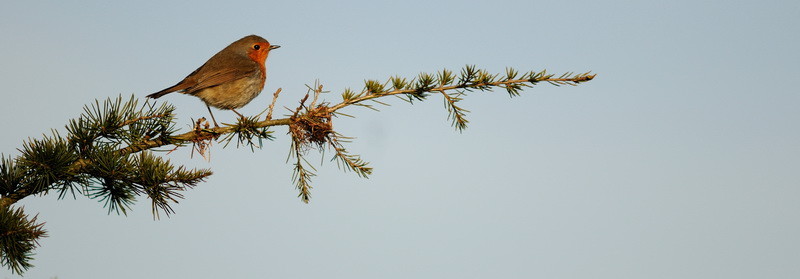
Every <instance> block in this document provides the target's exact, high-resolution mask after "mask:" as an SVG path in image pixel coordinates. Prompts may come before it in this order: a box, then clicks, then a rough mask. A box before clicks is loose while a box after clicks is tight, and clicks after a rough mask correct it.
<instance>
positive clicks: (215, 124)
mask: <svg viewBox="0 0 800 279" xmlns="http://www.w3.org/2000/svg"><path fill="white" fill-rule="evenodd" d="M206 108H208V114H211V121H214V127H216V128H219V124H217V120H216V119H214V113H212V112H211V107H210V106H208V105H206Z"/></svg>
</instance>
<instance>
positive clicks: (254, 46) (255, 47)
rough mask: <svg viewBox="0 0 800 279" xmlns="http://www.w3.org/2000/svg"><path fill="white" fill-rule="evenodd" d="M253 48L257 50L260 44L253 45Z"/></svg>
mask: <svg viewBox="0 0 800 279" xmlns="http://www.w3.org/2000/svg"><path fill="white" fill-rule="evenodd" d="M253 49H255V50H259V49H261V46H260V45H253Z"/></svg>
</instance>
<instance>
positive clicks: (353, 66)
mask: <svg viewBox="0 0 800 279" xmlns="http://www.w3.org/2000/svg"><path fill="white" fill-rule="evenodd" d="M249 34H257V35H260V36H263V37H265V38H267V39H268V40H269V41H270V42H271V43H272V44H277V45H281V46H282V47H281V48H280V49H277V50H275V51H274V52H273V53H272V54H271V55H270V57H269V60H268V61H267V67H268V73H269V74H268V78H267V85H266V87H265V89H264V92H265V93H264V94H262V95H261V96H259V97H258V98H256V99H255V100H253V102H252V103H250V104H249V105H248V106H246V107H244V108H243V109H241V110H239V111H240V112H242V113H244V114H249V115H252V114H256V113H258V112H260V111H262V110H263V109H265V108H266V107H267V105H268V104H269V102H270V101H271V98H270V95H271V94H270V93H271V92H274V91H275V90H276V89H277V88H282V90H283V91H282V93H281V97H280V98H279V99H278V104H277V106H276V107H278V108H280V109H279V110H277V111H276V115H284V114H286V113H288V110H287V109H285V107H296V105H297V102H298V101H299V99H300V98H302V96H303V95H304V94H305V92H306V84H313V83H314V82H315V80H319V81H320V82H321V83H322V84H323V85H324V88H325V89H326V90H330V91H331V93H330V94H326V95H323V97H324V98H325V100H327V101H330V102H337V101H338V100H340V99H339V94H340V93H341V92H342V90H344V89H345V88H348V87H349V88H353V89H361V88H362V86H363V81H364V80H366V79H378V80H385V79H386V78H388V77H390V76H394V75H400V76H405V77H409V78H410V77H413V76H415V75H416V74H417V73H420V72H434V71H437V70H441V69H443V68H447V69H451V70H455V71H458V70H460V68H461V67H463V66H464V65H467V64H469V65H476V66H478V67H479V68H485V69H487V70H489V71H492V72H497V73H500V72H504V70H505V69H506V67H513V68H516V69H518V70H520V71H530V70H537V71H539V70H544V69H546V70H547V71H548V72H551V73H556V74H560V73H563V72H586V71H592V72H593V73H596V74H597V77H596V79H595V80H593V81H591V82H588V83H585V84H583V85H580V86H577V87H572V86H561V87H555V86H551V85H547V84H540V85H536V86H535V87H533V88H529V89H526V90H525V91H524V92H523V93H522V96H520V97H515V98H509V97H508V95H507V94H506V93H505V92H503V91H496V92H484V93H482V92H475V93H471V94H470V95H469V96H468V97H467V99H466V100H464V102H463V106H464V107H465V108H466V109H469V110H470V111H471V112H470V113H469V115H468V119H469V120H470V123H469V128H468V129H467V130H465V131H464V132H463V133H459V132H458V131H456V130H455V129H454V128H452V127H450V125H449V121H448V120H447V111H446V110H445V108H444V106H443V103H442V101H441V99H440V98H436V97H435V96H432V97H431V98H430V100H429V101H428V102H425V103H415V104H414V105H408V104H406V103H404V102H402V101H400V100H389V102H390V103H391V106H389V107H385V108H383V109H382V110H381V111H380V112H373V111H370V110H366V109H360V108H351V109H347V110H346V111H344V112H345V113H348V114H351V115H353V116H355V118H338V119H335V122H334V127H335V129H336V130H337V131H338V132H340V133H342V134H344V135H347V136H352V137H355V138H356V139H355V140H354V142H352V143H350V144H348V145H347V147H348V148H349V150H350V151H351V152H353V153H355V154H359V155H361V156H362V157H363V158H364V159H365V160H367V161H369V162H370V165H371V166H372V167H373V168H374V173H373V175H372V176H371V177H370V178H369V179H362V178H359V177H358V176H356V175H355V174H353V173H347V172H344V171H342V170H340V169H338V168H337V167H336V164H335V163H333V162H329V161H328V159H323V158H321V157H320V156H319V155H318V153H315V152H310V153H309V155H308V156H309V158H310V161H311V162H313V163H314V166H315V167H316V168H317V170H318V172H317V174H318V176H317V177H315V178H314V180H313V185H314V189H313V192H312V195H313V196H312V200H311V203H309V204H304V203H302V202H301V201H300V200H299V199H298V198H297V197H296V196H297V191H296V189H295V188H294V185H293V184H292V180H291V178H292V177H291V171H292V166H291V164H288V163H286V156H287V154H288V152H289V145H290V139H289V137H288V135H286V132H287V131H286V128H285V127H278V128H275V129H274V131H275V135H276V137H277V138H276V139H275V140H274V141H272V142H267V143H266V144H265V146H264V147H263V148H262V149H260V150H256V151H255V152H251V151H250V150H249V149H244V148H243V149H236V148H232V147H228V148H223V147H222V145H221V144H217V145H215V146H213V148H212V150H211V152H212V153H211V154H212V157H211V161H210V162H209V161H205V160H203V159H202V158H199V157H197V156H195V157H193V158H192V157H190V152H189V150H186V149H183V150H178V151H176V152H173V153H170V154H163V153H162V154H161V155H162V156H164V157H165V158H168V159H170V160H171V161H172V162H174V163H176V164H182V165H186V166H189V167H195V168H210V169H212V170H213V171H214V175H213V176H212V177H211V178H210V179H209V180H208V181H207V182H205V183H202V184H200V185H199V186H198V187H196V188H194V189H192V190H189V191H187V192H185V196H186V198H185V199H184V200H181V201H180V203H179V204H177V205H175V206H174V209H175V210H176V211H177V213H176V214H174V215H173V216H171V217H170V218H162V219H161V220H153V218H152V216H151V215H150V205H149V201H148V200H146V199H144V198H140V199H139V201H138V202H137V203H136V204H135V205H134V206H133V210H132V211H131V212H129V213H128V215H127V216H120V215H116V214H110V215H109V214H108V213H107V210H106V209H105V208H103V204H102V202H100V201H97V200H90V199H87V198H81V197H78V198H77V199H72V198H68V199H64V200H58V199H57V196H56V195H52V194H51V195H46V196H35V197H28V198H25V199H23V200H21V201H20V202H18V203H16V204H15V206H24V208H25V211H26V212H27V213H28V214H31V215H36V214H38V218H39V220H41V221H44V222H46V225H45V228H46V229H47V231H48V233H49V237H47V238H45V239H42V240H41V241H40V244H41V247H39V248H37V249H36V255H35V260H34V261H33V262H32V263H33V264H34V265H35V267H34V268H32V269H30V270H28V271H27V273H25V277H24V278H55V277H57V278H60V279H66V278H86V279H91V278H323V277H324V278H797V277H798V276H800V265H798V264H797V263H798V262H800V252H798V251H800V240H798V238H797V236H798V235H800V221H799V220H800V187H798V186H800V171H798V168H799V167H800V129H798V127H800V125H798V124H800V112H799V111H798V107H799V106H800V94H798V93H797V92H798V90H797V89H796V85H795V84H794V81H795V80H796V79H797V77H798V76H800V68H798V66H797V64H798V62H800V52H798V51H797V50H798V49H800V39H798V36H797V34H800V2H797V1H788V0H787V1H546V2H545V1H415V0H411V1H394V2H388V1H387V2H383V1H336V2H333V1H331V2H329V3H323V2H322V1H320V2H314V1H189V2H180V1H175V2H171V3H166V2H163V1H138V2H133V1H124V2H120V1H117V2H108V1H81V2H80V3H72V2H71V1H24V2H23V1H5V2H3V3H2V4H0V38H1V39H0V40H1V42H2V43H0V61H2V64H0V84H3V89H2V93H0V94H2V96H3V101H2V102H0V118H2V119H5V121H2V122H0V127H2V130H3V131H4V133H3V134H2V136H0V153H3V154H5V155H7V156H8V155H13V156H16V155H19V151H18V150H17V149H18V148H20V147H21V146H22V143H23V142H24V141H25V140H26V139H29V138H39V137H41V136H42V134H47V133H50V130H51V129H55V130H57V131H60V132H62V133H63V132H64V131H65V129H64V125H65V124H66V123H67V121H68V119H71V118H74V117H77V116H78V115H79V114H80V113H81V112H82V108H83V106H84V105H87V104H90V103H92V102H94V100H96V99H99V100H105V99H106V98H116V97H117V96H120V95H122V96H125V97H129V96H131V95H133V96H136V97H137V98H144V96H145V95H147V94H149V93H152V92H155V91H158V90H161V89H163V88H166V87H168V86H171V85H173V84H175V83H176V82H177V81H179V80H180V79H182V78H183V77H184V76H186V75H187V74H188V73H189V72H191V71H193V70H194V69H195V68H197V67H198V66H199V65H201V64H202V63H203V62H205V61H206V60H207V59H208V58H209V57H211V55H213V54H214V53H216V52H217V51H219V50H220V49H222V48H223V47H225V46H226V45H227V44H229V43H230V42H233V41H234V40H236V39H238V38H240V37H243V36H245V35H249ZM793 88H794V89H793ZM160 101H164V102H169V103H171V104H173V105H175V106H176V107H177V108H178V109H177V110H176V113H177V115H178V124H177V127H179V128H181V129H184V130H186V129H188V128H189V127H190V121H191V119H192V118H195V119H196V118H198V117H202V116H206V114H207V111H206V109H205V106H204V105H203V103H202V102H201V101H200V100H198V99H196V98H193V97H191V96H186V95H179V94H172V95H167V96H165V97H163V98H162V99H160ZM215 116H216V118H217V120H219V121H220V122H230V121H232V120H233V119H234V117H235V114H233V113H231V112H228V111H216V112H215ZM0 278H21V277H20V276H17V275H12V274H11V273H10V271H8V270H0Z"/></svg>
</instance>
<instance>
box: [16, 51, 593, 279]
mask: <svg viewBox="0 0 800 279" xmlns="http://www.w3.org/2000/svg"><path fill="white" fill-rule="evenodd" d="M594 77H595V75H594V74H590V73H589V72H586V73H580V74H574V73H571V72H569V73H565V74H562V75H560V76H558V77H554V75H552V74H548V73H546V71H541V72H528V73H522V74H520V73H519V72H518V71H516V70H515V69H513V68H507V69H506V71H505V73H504V74H491V73H489V72H488V71H486V70H483V69H477V68H475V66H466V67H464V68H463V69H462V70H461V71H460V73H459V74H455V73H454V72H452V71H449V70H446V69H445V70H442V71H440V72H437V73H436V74H428V73H421V74H419V75H417V76H416V77H414V78H411V79H407V78H403V77H398V76H394V77H391V78H389V79H387V80H386V81H385V82H380V81H377V80H366V81H365V82H364V88H363V89H362V90H361V91H359V92H356V91H354V90H351V89H349V88H347V89H345V90H343V92H342V94H341V96H342V101H341V102H339V103H336V104H333V105H332V104H331V103H328V102H326V101H325V100H323V99H321V98H320V97H321V94H322V93H326V91H323V86H322V85H321V84H320V83H319V82H316V83H315V84H314V85H313V87H312V86H307V87H308V88H309V91H308V93H307V94H306V95H305V97H304V98H303V99H302V100H301V101H300V105H299V106H298V107H297V108H296V109H294V110H291V115H289V116H287V117H285V118H280V119H272V113H273V109H274V105H275V102H276V100H277V98H278V94H279V93H280V92H281V90H280V89H278V90H277V91H276V92H275V93H274V94H273V100H272V102H271V103H270V105H269V107H268V108H267V109H265V110H264V111H263V112H262V113H260V114H258V115H256V116H252V117H241V118H239V119H238V121H237V123H234V124H226V125H224V126H223V127H216V128H209V127H208V125H207V122H205V121H204V119H202V118H201V119H199V120H198V121H197V122H195V123H193V126H194V128H193V129H192V130H190V131H188V132H185V133H182V134H178V133H177V132H178V130H177V129H175V119H174V110H175V108H174V107H172V106H171V105H168V104H166V103H162V104H160V105H158V104H156V103H155V102H149V101H148V102H145V103H144V104H142V105H139V104H138V102H137V100H136V98H134V97H131V98H130V100H128V101H123V99H122V97H119V98H117V99H113V100H112V99H109V100H106V101H105V102H103V103H102V104H101V103H100V101H95V102H94V104H92V105H89V106H86V107H85V108H84V113H83V114H82V115H81V116H80V117H79V118H76V119H73V120H70V121H69V123H68V124H67V126H66V130H67V133H66V135H65V136H62V135H60V134H59V133H58V132H56V131H53V132H52V135H47V136H44V137H43V138H42V139H30V140H27V141H25V142H24V143H23V146H22V148H21V149H20V153H21V154H20V155H19V156H18V157H6V156H4V155H0V264H2V265H3V266H4V267H7V268H9V269H11V270H12V272H14V273H18V274H19V273H22V271H24V270H26V269H28V268H29V267H30V266H31V265H30V260H31V251H32V250H33V249H34V248H35V247H36V246H37V245H38V244H37V242H36V241H37V240H38V239H39V238H41V237H44V236H45V235H46V233H45V231H44V230H43V227H42V226H43V223H38V224H37V223H36V217H33V218H28V217H27V215H25V214H24V213H23V212H22V208H17V209H16V210H12V204H14V203H15V202H17V201H19V200H20V199H22V198H25V197H28V196H31V195H37V194H42V195H43V194H47V193H49V192H50V191H55V192H58V193H59V198H64V197H66V196H67V195H72V196H73V197H76V196H77V195H83V196H86V197H88V198H91V199H97V200H99V201H100V202H102V203H103V204H104V207H105V208H107V210H108V212H109V213H111V212H114V213H117V214H127V211H128V210H129V209H130V208H131V206H132V204H133V203H134V202H135V200H136V197H137V196H146V197H147V198H149V199H150V204H151V210H152V214H153V218H156V219H157V218H160V214H161V213H164V214H165V215H167V216H169V215H170V214H173V213H175V211H174V209H173V208H172V205H173V204H174V203H177V202H178V200H180V199H182V198H183V195H182V191H184V190H187V189H190V188H193V187H195V186H196V185H198V184H199V183H200V182H203V181H204V180H205V179H206V178H207V177H209V176H210V175H211V174H212V172H211V171H210V170H206V169H200V170H190V169H186V168H185V167H183V166H174V165H173V164H172V163H170V162H169V160H165V159H162V158H161V157H159V156H156V155H155V153H153V152H152V151H151V150H155V149H157V148H160V147H165V146H174V147H175V148H178V147H181V146H185V145H188V144H190V143H191V144H192V145H193V148H194V149H197V150H198V151H200V152H201V154H202V155H204V156H205V153H204V152H205V151H207V149H208V147H209V146H210V144H211V143H212V142H213V141H217V142H224V143H225V144H224V146H227V145H229V144H230V143H231V142H232V141H234V140H236V143H237V144H236V146H237V147H239V146H247V147H249V148H250V149H251V150H252V151H255V149H256V148H261V147H262V146H263V140H265V139H266V140H272V139H273V138H274V136H273V132H272V131H270V130H268V129H269V128H271V127H273V126H288V130H289V135H290V136H291V139H292V141H291V147H290V152H289V156H288V158H287V162H289V160H290V159H292V158H294V159H295V161H294V162H293V164H294V170H293V175H292V179H293V180H294V182H295V186H296V187H297V189H298V191H299V194H298V196H299V197H300V198H301V200H302V201H303V202H306V203H307V202H309V200H310V198H311V189H312V188H313V187H312V185H311V180H312V178H313V177H314V176H316V174H315V171H316V169H315V168H314V166H313V165H312V164H309V162H308V161H307V160H306V159H305V157H304V156H305V154H306V153H307V152H308V151H309V150H311V149H317V150H318V151H320V152H324V151H325V150H326V149H330V150H332V151H333V153H332V158H331V160H333V161H336V162H337V165H338V166H339V167H340V168H341V169H343V170H345V171H353V172H355V173H356V174H357V175H358V176H360V177H363V178H368V176H369V175H371V174H372V168H371V167H369V166H368V162H366V161H364V160H363V159H361V157H360V156H359V155H355V154H351V153H350V152H349V151H348V150H347V149H346V148H345V147H344V145H343V143H345V142H349V140H350V139H351V138H348V137H344V136H342V135H341V134H339V133H337V132H336V131H334V130H333V116H339V115H342V116H350V115H347V114H345V113H344V112H342V109H343V108H346V107H349V106H359V107H365V108H368V109H371V110H375V111H377V108H376V104H377V105H384V106H388V105H389V103H388V102H385V101H383V100H379V99H380V98H383V97H389V96H393V97H399V98H401V99H403V100H405V101H407V102H410V103H413V102H414V101H425V100H427V98H428V97H429V95H430V94H441V95H442V98H443V100H444V105H445V108H446V109H447V110H448V119H449V120H450V121H451V124H452V125H453V126H454V127H455V128H456V129H457V130H458V131H462V130H463V129H465V128H466V127H467V123H468V122H469V121H468V120H467V119H466V114H467V113H468V112H469V111H468V110H466V109H464V108H462V107H461V106H460V105H459V104H458V102H459V101H461V100H463V98H464V97H466V95H467V93H468V92H472V91H475V90H479V91H490V90H492V89H494V88H502V89H505V90H506V92H507V93H508V94H509V96H510V97H516V96H519V95H520V92H521V90H522V89H524V88H525V87H532V86H534V85H536V84H538V83H540V82H547V83H549V84H552V85H556V86H561V85H578V84H580V83H583V82H587V81H590V80H592V79H593V78H594ZM311 94H313V98H312V100H311V102H310V103H309V105H306V101H307V100H308V99H309V97H310V96H312V95H311ZM264 112H267V114H266V117H265V120H262V118H261V114H263V113H264ZM203 123H205V125H204V124H203ZM194 149H193V150H194ZM172 150H174V149H172ZM323 155H324V154H323Z"/></svg>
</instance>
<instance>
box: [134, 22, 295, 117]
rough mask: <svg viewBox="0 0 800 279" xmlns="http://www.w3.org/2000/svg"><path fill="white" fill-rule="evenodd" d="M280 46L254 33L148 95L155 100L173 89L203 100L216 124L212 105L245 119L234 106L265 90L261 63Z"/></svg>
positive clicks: (263, 70)
mask: <svg viewBox="0 0 800 279" xmlns="http://www.w3.org/2000/svg"><path fill="white" fill-rule="evenodd" d="M279 47H280V46H277V45H271V44H270V43H269V42H268V41H267V40H265V39H264V38H262V37H259V36H256V35H250V36H247V37H244V38H241V39H239V40H238V41H235V42H233V43H231V44H230V45H229V46H227V47H225V48H224V49H222V50H220V51H219V52H217V54H214V56H212V57H211V58H210V59H208V61H206V63H205V64H203V66H200V68H197V70H194V72H192V73H191V74H189V75H188V76H186V78H184V79H183V80H181V82H178V84H175V85H173V86H171V87H169V88H167V89H164V90H161V91H158V92H156V93H153V94H150V95H147V97H150V98H153V99H155V98H159V97H161V96H164V95H166V94H169V93H172V92H180V93H184V94H189V95H192V96H196V97H198V98H200V99H201V100H203V102H205V103H206V107H207V108H208V113H210V114H211V120H213V121H214V125H215V126H217V127H219V125H218V124H217V120H216V119H214V114H213V113H211V107H215V108H219V109H229V110H233V112H235V113H236V114H237V115H239V117H242V118H244V116H242V114H241V113H239V112H238V111H236V109H237V108H241V107H243V106H245V105H247V103H250V101H252V100H253V98H255V97H256V96H258V94H259V93H261V90H262V89H264V82H265V81H266V79H267V67H266V66H265V65H264V62H266V60H267V56H269V52H270V51H271V50H273V49H276V48H279Z"/></svg>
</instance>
